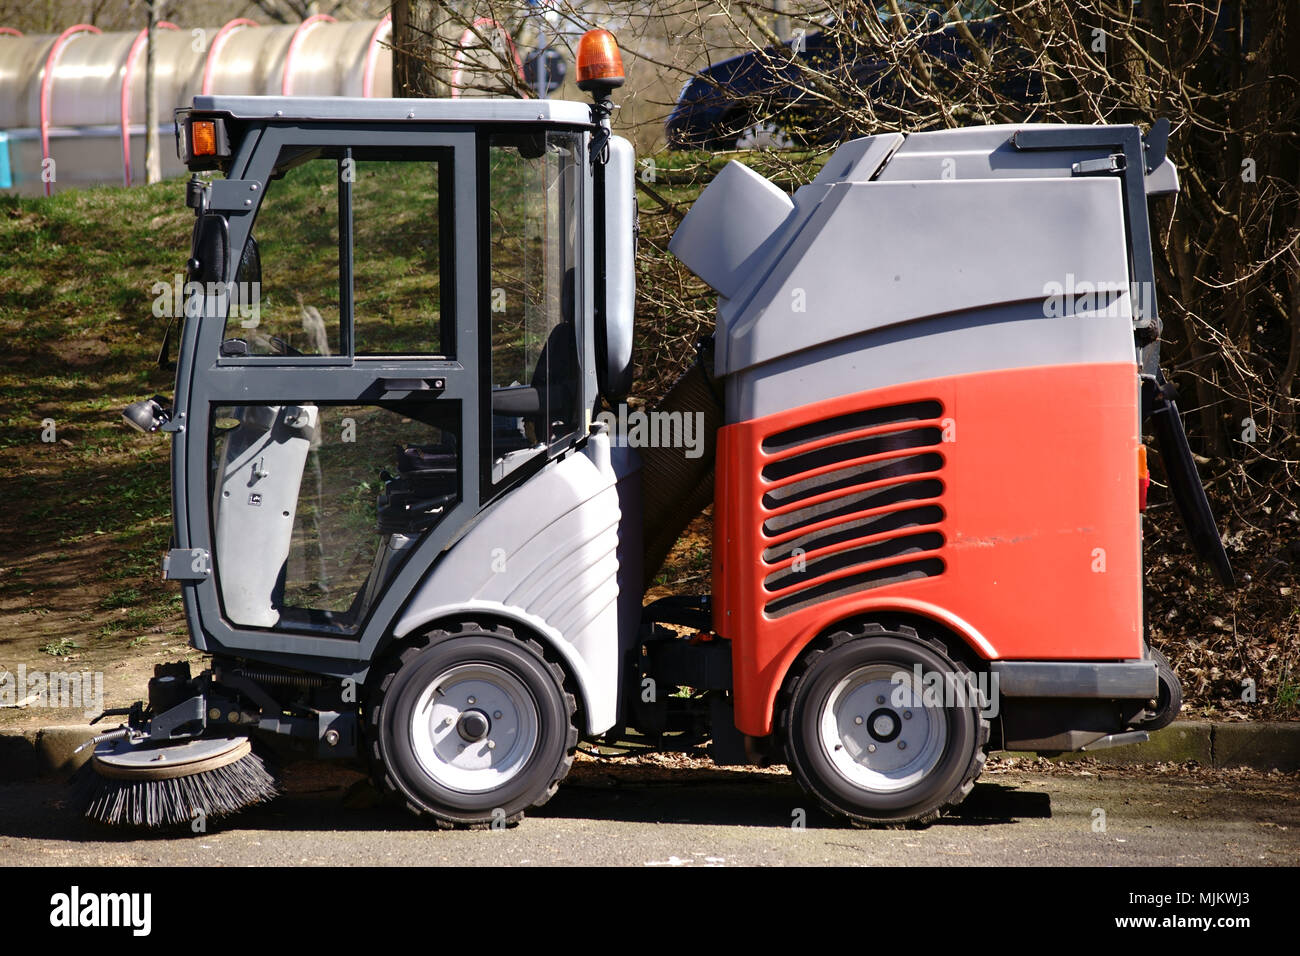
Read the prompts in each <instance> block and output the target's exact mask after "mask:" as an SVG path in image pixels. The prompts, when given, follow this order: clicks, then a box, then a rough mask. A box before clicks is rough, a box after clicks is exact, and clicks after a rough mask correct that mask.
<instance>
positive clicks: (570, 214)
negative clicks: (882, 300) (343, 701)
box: [169, 97, 631, 656]
mask: <svg viewBox="0 0 1300 956" xmlns="http://www.w3.org/2000/svg"><path fill="white" fill-rule="evenodd" d="M177 125H178V151H180V152H181V153H182V155H183V157H184V158H185V159H186V161H187V163H188V165H189V166H190V168H191V169H193V170H203V169H220V170H221V172H223V173H224V174H225V177H226V178H225V179H213V180H211V181H204V180H200V179H198V177H196V178H195V179H194V180H192V181H191V183H190V187H189V202H190V205H192V206H194V207H195V210H196V217H197V218H196V224H195V230H194V240H193V250H192V254H191V258H190V262H189V277H188V278H189V281H190V282H191V283H198V284H199V285H198V286H197V287H196V286H190V288H191V289H194V288H198V289H199V290H200V291H199V292H198V293H197V294H195V295H192V296H191V297H190V298H189V299H188V301H187V305H186V314H187V315H188V316H189V317H190V319H191V321H188V322H186V323H185V324H184V326H183V327H182V334H181V350H180V360H179V363H178V375H177V396H176V403H175V412H174V413H173V414H174V415H175V416H178V417H177V418H176V421H177V422H179V421H180V420H181V419H184V422H185V424H184V429H183V430H179V429H175V428H170V427H169V430H177V431H178V432H180V433H178V434H177V436H176V438H177V445H178V447H177V454H176V455H175V459H176V464H175V465H174V474H173V479H174V485H175V489H174V491H175V493H176V494H177V495H178V496H180V497H181V498H182V499H188V501H189V502H190V503H191V504H189V505H187V506H182V503H181V501H178V502H177V506H176V508H175V512H176V514H177V515H182V516H183V515H194V516H197V515H199V514H200V513H202V512H206V514H207V517H208V520H207V521H206V522H202V521H197V520H190V521H189V522H188V527H187V528H182V529H181V530H182V532H188V535H186V534H184V533H182V534H181V535H178V539H179V540H178V544H180V545H182V547H183V548H184V550H186V551H187V553H198V552H202V553H203V554H204V555H206V558H205V559H204V560H201V561H198V562H197V566H196V568H192V569H190V570H189V571H185V570H181V571H179V572H178V571H177V570H176V568H175V567H172V571H171V576H173V577H176V576H179V575H181V574H190V573H192V574H194V575H195V577H194V578H190V580H198V581H200V582H201V583H200V585H199V586H198V587H197V588H195V589H192V590H191V589H187V595H192V596H193V598H194V600H196V601H197V602H198V605H199V612H200V613H199V614H198V619H199V620H201V621H202V626H203V630H204V632H205V634H206V636H207V640H208V641H209V642H210V643H212V644H214V645H218V646H220V647H221V648H224V649H227V650H235V649H240V648H244V649H251V650H256V649H258V648H263V649H264V648H265V647H266V643H267V641H266V634H265V631H267V630H271V631H277V632H282V633H284V634H286V635H296V636H301V637H302V638H304V639H307V638H311V637H319V638H324V639H325V640H326V641H327V642H328V643H326V644H316V645H314V646H313V644H312V641H310V640H302V641H297V642H295V643H290V644H286V645H285V647H293V648H294V649H295V650H297V649H298V648H299V647H302V648H310V650H308V652H309V653H317V654H322V653H324V654H333V653H335V650H336V649H337V650H340V651H345V653H346V656H352V655H353V654H354V653H356V652H355V650H345V649H343V648H335V647H334V645H335V642H336V641H338V640H348V641H358V640H360V641H361V642H362V643H363V644H367V645H371V646H373V643H374V642H375V641H377V640H378V639H379V637H380V636H381V634H382V632H383V630H384V629H386V628H388V627H389V625H390V624H391V621H392V619H393V616H394V615H395V614H396V612H397V610H398V608H399V607H400V605H401V603H402V601H403V600H404V599H405V597H406V596H407V595H408V594H409V592H410V590H411V588H413V587H414V585H415V584H416V583H417V582H418V579H419V577H420V575H422V574H423V573H425V572H426V571H427V569H428V567H429V565H430V564H431V563H433V561H434V560H436V557H437V555H438V554H440V553H441V552H442V551H443V550H445V548H446V547H447V546H448V545H449V544H450V542H451V541H453V540H454V538H455V536H456V535H457V533H458V532H459V531H461V530H462V529H463V528H464V527H465V526H466V525H467V524H468V523H469V522H470V521H472V520H473V519H474V517H475V515H476V514H478V513H479V512H480V511H481V510H482V509H483V508H485V507H487V506H488V505H489V504H490V503H491V502H493V501H495V500H497V499H499V498H501V497H503V496H505V495H507V494H508V493H509V492H510V490H511V489H513V488H514V487H516V486H517V485H518V484H520V483H521V482H523V481H524V480H526V479H527V477H528V476H529V475H531V474H534V473H536V472H537V471H538V470H539V469H541V468H543V467H545V466H546V465H547V464H548V462H551V461H553V460H555V459H556V458H557V457H562V456H563V455H565V454H566V453H567V452H568V451H570V450H572V449H573V448H575V447H576V446H578V445H579V444H580V443H582V442H583V441H585V439H586V437H587V433H588V428H589V422H590V420H591V418H590V416H591V411H592V410H593V409H594V407H595V406H596V403H597V400H598V390H599V384H598V378H601V377H608V376H607V375H602V376H598V374H597V365H598V364H600V363H598V362H597V361H596V358H595V355H596V348H597V339H598V337H599V338H600V339H601V340H602V342H601V344H602V346H603V347H605V350H606V351H608V347H607V346H605V341H604V340H607V339H608V338H609V336H608V335H600V336H598V334H597V330H596V324H597V321H598V320H599V321H601V322H604V321H605V320H606V319H607V318H608V315H609V312H610V310H609V309H608V308H607V307H606V301H605V291H606V282H605V275H604V273H605V271H606V270H603V269H597V268H596V265H597V263H598V262H599V263H601V264H602V265H603V263H604V260H606V259H607V258H608V256H607V254H606V253H607V250H606V249H604V247H603V245H601V248H600V249H597V246H598V245H600V244H602V243H603V242H604V230H603V229H596V230H592V229H590V228H588V227H587V226H586V225H585V224H587V223H590V222H591V221H592V218H593V209H594V206H595V203H596V202H597V199H599V200H600V201H601V204H602V205H604V200H605V197H604V196H603V195H601V196H599V197H596V196H594V195H593V185H594V186H595V187H596V188H600V186H601V185H602V184H603V182H604V175H603V174H604V169H603V168H601V164H594V163H593V162H592V160H591V156H590V154H591V152H592V151H591V148H590V145H591V142H592V140H593V133H594V132H597V133H598V132H599V131H600V129H601V127H600V126H599V125H597V124H594V123H593V120H592V113H591V108H590V107H589V106H587V105H586V104H581V103H572V102H563V101H542V102H537V101H523V100H518V101H503V100H482V99H479V100H474V99H464V100H346V99H323V100H315V99H309V98H298V97H296V98H292V99H289V98H272V97H198V98H196V100H195V102H194V107H193V109H191V110H186V111H181V112H180V113H179V115H178V124H177ZM628 152H630V147H629V148H628ZM620 155H622V153H621V152H620ZM627 165H628V169H629V170H630V163H629V164H627ZM594 166H595V167H597V168H596V171H595V173H593V167H594ZM626 178H627V179H628V180H629V184H630V178H631V177H630V175H629V176H627V177H626ZM627 191H628V192H629V193H630V185H629V187H628V188H627ZM619 219H620V221H619V222H617V223H616V224H615V227H616V228H617V229H618V230H619V232H620V233H624V232H627V233H630V229H629V226H630V222H627V221H626V219H627V217H626V216H622V217H619ZM628 266H629V267H630V257H629V258H628ZM196 318H197V319H201V321H194V319H196ZM627 321H628V323H629V324H630V304H629V309H628V315H627ZM604 331H605V329H604V328H602V329H601V332H604ZM616 338H617V337H616ZM627 338H628V340H629V341H630V335H629V336H627ZM603 358H604V359H605V364H606V365H608V364H610V363H609V359H608V356H607V355H605V356H603ZM628 358H629V359H630V355H629V356H628ZM200 501H202V502H206V503H207V507H206V508H204V509H202V512H201V511H200V509H198V508H195V507H194V504H197V503H198V502H200ZM181 524H182V525H184V524H186V522H184V521H183V520H182V522H181ZM186 537H188V540H185V538H186ZM250 541H256V542H258V545H257V547H256V548H249V546H248V545H249V542H250ZM417 550H419V551H421V552H422V553H423V558H422V559H420V560H414V561H413V560H411V556H412V555H413V554H414V553H415V552H416V551H417ZM205 562H206V563H205ZM175 563H176V562H172V563H171V564H172V565H174V564H175ZM404 572H405V573H404ZM407 578H409V580H407ZM209 580H210V581H211V583H212V584H214V585H215V586H213V587H207V586H204V584H203V583H202V582H206V581H209ZM205 605H206V606H205ZM192 619H193V618H192Z"/></svg>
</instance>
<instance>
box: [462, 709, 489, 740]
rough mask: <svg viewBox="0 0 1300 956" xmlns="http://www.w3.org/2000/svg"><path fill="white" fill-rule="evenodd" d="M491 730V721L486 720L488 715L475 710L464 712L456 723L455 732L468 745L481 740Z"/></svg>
mask: <svg viewBox="0 0 1300 956" xmlns="http://www.w3.org/2000/svg"><path fill="white" fill-rule="evenodd" d="M491 729H492V721H490V720H488V715H487V714H485V713H483V711H481V710H477V709H476V710H467V711H465V713H463V714H461V715H460V720H458V721H456V732H457V733H458V734H460V735H461V737H463V738H464V739H465V740H468V741H469V742H470V743H473V742H474V741H476V740H482V739H483V738H484V737H486V736H487V735H488V732H489V731H490V730H491Z"/></svg>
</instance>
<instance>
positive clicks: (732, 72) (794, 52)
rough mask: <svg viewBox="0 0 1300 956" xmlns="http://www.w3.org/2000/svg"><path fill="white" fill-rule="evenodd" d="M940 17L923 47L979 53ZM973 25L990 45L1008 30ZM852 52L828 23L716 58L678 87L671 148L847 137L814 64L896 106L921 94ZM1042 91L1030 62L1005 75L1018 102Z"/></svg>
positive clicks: (959, 55) (940, 53) (948, 58)
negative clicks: (811, 84)
mask: <svg viewBox="0 0 1300 956" xmlns="http://www.w3.org/2000/svg"><path fill="white" fill-rule="evenodd" d="M941 23H942V18H941V17H940V16H939V15H938V14H931V15H930V17H928V18H927V19H926V20H925V21H923V22H922V24H921V26H922V27H923V28H925V27H928V28H929V30H930V31H931V32H929V33H928V34H927V36H926V37H925V38H924V39H923V40H922V41H921V44H920V48H921V50H922V51H923V52H925V53H927V54H929V55H930V56H932V57H934V58H936V59H938V60H940V61H941V62H945V63H948V64H951V65H953V66H958V65H960V64H961V63H962V62H963V61H967V60H970V59H972V58H973V57H974V53H973V52H972V50H971V49H970V47H969V46H968V45H967V43H966V42H965V41H964V40H963V39H962V38H961V35H960V33H959V32H958V30H957V28H956V26H955V25H953V24H948V25H947V26H943V27H942V28H941V29H940V27H941ZM967 26H968V27H969V29H970V31H971V34H972V35H973V37H974V39H975V41H976V42H977V43H978V44H980V45H981V46H983V47H985V48H988V47H990V46H991V45H993V44H995V43H996V42H997V40H998V38H999V36H1000V35H1001V33H1002V31H1003V29H1004V24H1003V22H1002V21H1001V20H1000V19H984V20H971V21H968V22H967ZM860 49H861V48H859V50H860ZM853 56H854V50H852V49H846V45H845V44H844V43H843V42H842V41H841V40H840V38H839V36H838V35H837V32H836V31H832V30H830V29H822V30H818V31H816V32H812V33H807V34H803V35H800V36H796V37H795V38H792V39H791V40H789V41H787V42H785V43H783V44H779V45H773V46H769V47H767V48H766V49H764V50H762V51H753V52H750V53H743V54H740V55H738V56H733V57H729V58H728V59H725V60H721V61H719V62H717V63H714V64H713V65H712V66H710V67H708V68H707V69H704V70H701V71H700V72H699V73H697V74H696V75H695V76H693V77H691V79H690V80H688V81H687V82H686V84H685V85H684V86H683V87H682V90H681V93H680V94H678V97H677V102H676V105H675V106H674V108H673V111H672V113H671V114H670V115H669V117H668V119H667V121H666V122H665V124H664V125H665V131H666V133H667V138H668V147H669V149H710V150H719V149H744V148H750V147H762V146H773V147H784V146H788V145H795V144H797V143H800V142H803V143H825V142H833V141H835V140H838V139H841V138H842V137H843V135H844V133H845V132H846V130H845V123H844V122H843V121H842V120H841V119H840V118H839V117H837V116H834V115H830V114H829V113H828V108H827V106H826V104H825V101H824V100H822V99H821V98H820V97H817V96H815V95H811V94H810V93H809V91H808V89H807V87H808V83H807V71H808V70H810V69H811V70H814V71H816V72H818V73H822V74H825V75H829V76H831V77H835V78H837V79H836V81H835V82H836V85H837V86H844V87H849V88H852V87H857V88H859V89H862V90H867V91H869V92H870V95H871V96H873V97H875V98H877V99H879V100H881V101H882V102H890V103H892V104H894V105H896V106H905V105H906V102H907V100H908V99H911V98H914V96H915V94H912V93H910V92H909V91H907V90H906V89H905V87H904V86H903V85H902V84H901V83H899V81H898V78H897V76H896V75H895V74H894V73H893V72H892V71H891V70H890V69H889V67H890V63H889V61H887V60H885V59H884V58H881V57H858V58H856V59H855V58H853ZM846 74H847V75H846ZM1041 90H1042V83H1041V80H1040V78H1039V77H1038V76H1037V75H1036V74H1034V73H1032V72H1031V71H1029V70H1028V69H1027V68H1018V69H1013V70H1011V71H1009V72H1008V73H1007V74H1006V75H1005V76H1004V77H1003V79H1002V89H1001V92H1002V93H1003V95H1005V96H1007V97H1010V98H1011V99H1013V100H1015V101H1016V102H1022V103H1025V104H1029V103H1031V102H1033V101H1034V100H1035V99H1036V98H1037V97H1038V96H1039V95H1040V93H1041Z"/></svg>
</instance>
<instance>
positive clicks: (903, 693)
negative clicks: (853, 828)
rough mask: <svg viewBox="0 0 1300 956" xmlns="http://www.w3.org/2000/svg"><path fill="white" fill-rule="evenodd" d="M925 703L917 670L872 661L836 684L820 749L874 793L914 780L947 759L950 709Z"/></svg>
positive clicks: (825, 709)
mask: <svg viewBox="0 0 1300 956" xmlns="http://www.w3.org/2000/svg"><path fill="white" fill-rule="evenodd" d="M938 703H940V702H933V704H932V706H926V700H925V694H924V688H922V687H920V686H917V681H916V675H915V674H913V673H911V672H908V671H905V670H904V669H903V668H901V667H899V666H898V665H897V664H869V665H867V666H865V667H860V668H858V669H857V670H855V671H853V672H852V673H850V674H849V675H848V676H846V677H845V678H844V679H843V680H841V681H840V682H839V683H838V684H836V685H835V687H834V688H832V690H831V692H830V694H829V695H828V696H827V698H826V702H825V704H823V706H822V710H821V714H820V719H819V720H818V728H819V733H820V737H821V745H822V750H823V751H824V752H825V754H826V758H827V759H828V760H829V761H830V763H831V766H833V767H834V768H835V770H836V771H837V772H838V773H839V774H840V775H841V776H842V777H843V778H844V779H845V780H847V781H848V782H850V783H852V784H853V785H854V786H857V787H861V788H863V789H865V790H870V791H873V792H876V793H894V792H897V791H899V790H904V789H906V788H908V787H911V786H915V785H916V784H918V783H920V782H921V781H922V780H923V779H925V777H926V776H927V775H928V774H930V773H931V772H932V771H933V770H934V769H935V767H937V766H938V765H939V762H940V761H941V760H942V759H943V754H944V749H945V746H946V744H947V742H948V719H947V714H946V713H945V711H944V708H943V707H942V706H938Z"/></svg>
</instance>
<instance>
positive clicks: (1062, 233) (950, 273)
mask: <svg viewBox="0 0 1300 956" xmlns="http://www.w3.org/2000/svg"><path fill="white" fill-rule="evenodd" d="M1063 185H1064V184H1062V183H1059V182H1054V181H1042V180H999V181H994V182H978V181H976V182H936V183H926V184H920V183H897V184H896V183H889V184H885V183H846V184H841V185H837V186H834V187H832V188H831V190H830V192H829V194H828V196H827V197H826V198H825V199H823V200H822V202H821V203H820V205H819V207H818V209H817V211H816V213H814V215H813V216H811V217H810V219H809V221H808V223H807V224H806V225H805V226H804V228H803V230H802V231H801V233H800V235H799V237H798V238H797V239H796V240H795V241H794V242H793V243H792V244H791V246H790V247H789V248H788V249H787V251H786V253H785V255H784V256H783V257H782V259H781V261H780V263H778V264H777V265H776V266H775V267H774V268H773V269H772V270H771V271H770V273H769V275H768V278H767V280H766V281H765V282H764V283H763V285H762V286H761V287H760V288H759V290H758V291H757V292H756V293H755V294H754V297H753V299H752V300H751V301H750V303H749V307H748V308H747V309H746V311H745V313H744V314H743V315H741V316H737V317H736V318H734V319H733V320H732V321H731V322H730V323H729V324H728V327H727V343H726V349H725V354H723V355H721V356H720V359H719V360H720V361H721V362H722V363H724V364H723V366H722V369H723V370H724V372H725V373H726V374H732V373H735V372H739V371H743V370H744V369H748V368H751V367H753V366H755V365H760V364H763V363H765V362H770V361H773V360H775V359H781V358H785V357H787V356H790V355H792V354H794V353H796V352H800V351H803V350H804V349H807V348H811V347H813V346H816V345H820V344H822V343H824V342H828V341H833V340H835V339H841V338H846V337H848V336H850V335H855V334H858V333H861V332H865V331H870V330H873V329H881V328H886V327H888V326H891V325H897V324H900V323H903V322H910V321H916V320H918V319H925V318H929V317H932V316H938V315H945V314H950V313H955V312H960V311H964V310H968V309H983V308H989V307H991V306H996V305H1002V304H1007V303H1013V302H1034V303H1037V304H1038V306H1039V309H1040V312H1041V310H1042V303H1043V300H1044V297H1045V294H1046V290H1045V289H1044V283H1045V282H1046V281H1048V280H1056V281H1059V282H1061V283H1064V282H1065V281H1066V277H1067V275H1070V274H1073V275H1077V276H1079V277H1080V278H1081V279H1084V280H1087V281H1090V282H1094V283H1098V282H1108V283H1113V284H1115V285H1116V286H1119V287H1121V288H1123V289H1124V290H1125V292H1127V289H1128V267H1127V263H1126V261H1125V257H1124V246H1123V244H1122V242H1121V243H1120V244H1118V245H1115V244H1110V243H1105V242H1098V241H1096V237H1098V236H1106V235H1118V236H1121V237H1122V234H1123V208H1122V204H1121V202H1120V192H1119V184H1118V182H1116V181H1115V180H1113V179H1102V178H1097V179H1088V180H1082V181H1078V182H1068V186H1066V188H1062V187H1063ZM989 209H997V210H999V215H998V218H997V220H996V221H992V222H991V221H989V219H988V218H987V213H988V210H989ZM1065 224H1068V225H1065ZM849 276H851V277H852V281H845V278H846V277H849ZM1130 333H1131V329H1130Z"/></svg>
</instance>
